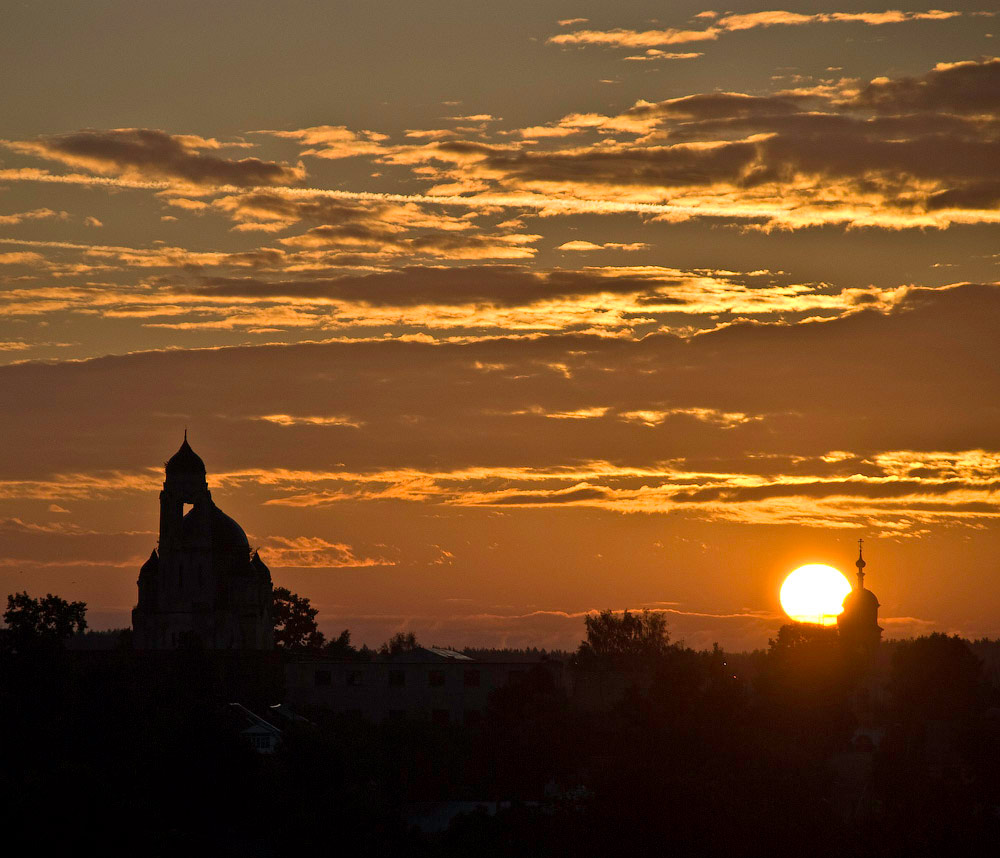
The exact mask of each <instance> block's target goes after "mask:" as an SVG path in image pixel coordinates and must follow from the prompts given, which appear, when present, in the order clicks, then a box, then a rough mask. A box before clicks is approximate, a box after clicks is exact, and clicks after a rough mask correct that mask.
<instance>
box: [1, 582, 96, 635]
mask: <svg viewBox="0 0 1000 858" xmlns="http://www.w3.org/2000/svg"><path fill="white" fill-rule="evenodd" d="M86 614H87V603H86V602H68V601H66V599H62V598H60V597H59V596H53V595H52V594H51V593H47V594H46V595H45V596H44V597H39V598H37V599H33V598H31V596H29V595H28V593H27V592H23V593H14V594H12V595H9V596H7V610H6V611H4V614H3V619H4V622H5V623H6V624H7V629H6V632H7V635H6V637H8V638H9V639H11V640H12V642H13V645H14V646H15V647H18V646H25V645H30V644H33V643H58V642H61V641H64V640H65V639H66V638H69V637H72V636H73V635H74V634H80V633H81V632H83V631H84V630H85V629H86V628H87V619H86Z"/></svg>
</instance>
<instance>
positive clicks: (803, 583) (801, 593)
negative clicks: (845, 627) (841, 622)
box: [780, 563, 851, 626]
mask: <svg viewBox="0 0 1000 858" xmlns="http://www.w3.org/2000/svg"><path fill="white" fill-rule="evenodd" d="M849 592H851V582H850V581H848V580H847V578H846V577H844V575H843V574H842V573H841V572H839V571H838V570H836V569H834V568H833V567H832V566H824V565H823V564H822V563H811V564H809V565H808V566H800V567H799V568H798V569H796V570H795V571H794V572H792V574H791V575H789V576H788V577H787V578H786V579H785V581H784V583H783V584H782V585H781V594H780V599H781V607H782V609H783V610H784V612H785V613H786V614H788V616H789V617H791V618H792V619H793V620H796V621H797V622H800V623H818V624H820V625H824V626H831V625H833V624H834V623H836V622H837V615H838V614H839V613H840V612H841V611H842V610H843V602H844V597H845V596H846V595H847V594H848V593H849Z"/></svg>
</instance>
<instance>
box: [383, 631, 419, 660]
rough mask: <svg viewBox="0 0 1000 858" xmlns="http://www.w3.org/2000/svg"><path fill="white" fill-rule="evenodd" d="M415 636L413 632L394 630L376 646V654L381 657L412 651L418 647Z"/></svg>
mask: <svg viewBox="0 0 1000 858" xmlns="http://www.w3.org/2000/svg"><path fill="white" fill-rule="evenodd" d="M419 647H420V644H418V643H417V636H416V635H415V634H414V633H413V632H396V634H394V635H393V636H392V637H391V638H389V640H387V641H386V642H385V643H384V644H382V646H380V647H379V648H378V654H379V655H381V656H383V657H389V656H393V655H399V653H401V652H412V651H413V650H415V649H418V648H419Z"/></svg>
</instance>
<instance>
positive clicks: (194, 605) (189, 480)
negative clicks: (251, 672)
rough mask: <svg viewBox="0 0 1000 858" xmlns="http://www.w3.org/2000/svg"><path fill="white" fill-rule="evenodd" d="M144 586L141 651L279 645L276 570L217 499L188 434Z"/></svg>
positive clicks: (163, 497)
mask: <svg viewBox="0 0 1000 858" xmlns="http://www.w3.org/2000/svg"><path fill="white" fill-rule="evenodd" d="M189 504H190V505H191V509H190V510H189V511H188V512H187V513H185V511H184V507H185V506H186V505H189ZM138 585H139V602H138V604H137V605H136V606H135V608H134V609H133V610H132V628H133V632H134V635H135V639H134V640H135V646H136V647H137V648H139V649H175V648H177V647H178V646H182V645H185V644H195V645H201V646H203V647H205V648H207V649H240V650H270V649H273V647H274V619H273V596H272V589H271V573H270V571H269V570H268V568H267V566H265V565H264V562H263V561H262V560H261V559H260V557H259V555H258V554H257V552H256V551H254V552H253V553H252V554H251V552H250V544H249V543H248V541H247V535H246V533H244V532H243V528H242V527H240V526H239V525H238V524H237V523H236V522H235V521H233V519H231V518H230V517H229V516H228V515H226V514H225V513H224V512H223V511H222V510H221V509H219V508H218V507H217V506H216V505H215V503H214V501H213V500H212V493H211V492H210V491H209V490H208V483H207V482H206V479H205V463H204V462H203V461H202V460H201V457H200V456H199V455H198V454H197V453H195V451H194V450H192V449H191V446H190V445H189V444H188V440H187V432H185V433H184V443H183V444H181V447H180V449H179V450H178V451H177V452H176V453H174V455H173V456H171V457H170V460H169V461H168V462H167V463H166V479H165V480H164V482H163V491H161V492H160V539H159V544H158V548H156V549H154V550H153V552H152V553H151V554H150V555H149V559H148V560H147V561H146V562H145V563H144V564H143V566H142V569H140V570H139V581H138Z"/></svg>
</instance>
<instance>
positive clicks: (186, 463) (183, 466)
mask: <svg viewBox="0 0 1000 858" xmlns="http://www.w3.org/2000/svg"><path fill="white" fill-rule="evenodd" d="M187 474H194V475H196V476H199V477H204V476H205V463H204V462H203V461H202V460H201V456H199V455H198V454H197V453H196V452H195V451H194V450H192V449H191V445H190V444H188V439H187V432H185V433H184V443H183V444H181V447H180V449H179V450H178V451H177V452H176V453H174V455H172V456H171V457H170V458H169V459H168V460H167V476H168V477H173V476H183V475H187Z"/></svg>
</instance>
